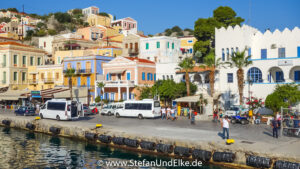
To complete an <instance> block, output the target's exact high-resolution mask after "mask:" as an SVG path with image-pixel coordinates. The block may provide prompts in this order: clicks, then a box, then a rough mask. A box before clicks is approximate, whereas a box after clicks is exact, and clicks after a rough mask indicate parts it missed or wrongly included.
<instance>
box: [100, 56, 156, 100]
mask: <svg viewBox="0 0 300 169" xmlns="http://www.w3.org/2000/svg"><path fill="white" fill-rule="evenodd" d="M103 74H104V76H105V77H104V79H102V80H99V81H97V82H104V84H105V86H104V89H103V92H100V89H99V88H97V89H96V90H97V95H100V93H101V94H103V98H104V99H106V100H110V101H119V100H134V99H137V98H138V97H139V95H140V93H139V90H138V87H142V86H152V85H153V84H154V82H155V80H156V67H155V63H154V62H152V61H149V60H146V59H139V58H136V57H121V56H120V57H117V58H115V59H114V60H112V61H110V62H108V63H105V64H103Z"/></svg>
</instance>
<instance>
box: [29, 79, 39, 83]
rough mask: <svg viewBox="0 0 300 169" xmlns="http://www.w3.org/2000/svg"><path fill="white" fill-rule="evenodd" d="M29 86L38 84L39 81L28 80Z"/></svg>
mask: <svg viewBox="0 0 300 169" xmlns="http://www.w3.org/2000/svg"><path fill="white" fill-rule="evenodd" d="M28 83H29V84H37V83H38V80H37V79H28Z"/></svg>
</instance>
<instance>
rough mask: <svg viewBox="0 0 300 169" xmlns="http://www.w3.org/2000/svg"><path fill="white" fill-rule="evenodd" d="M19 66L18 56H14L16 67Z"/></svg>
mask: <svg viewBox="0 0 300 169" xmlns="http://www.w3.org/2000/svg"><path fill="white" fill-rule="evenodd" d="M17 64H18V56H17V55H14V65H15V66H16V65H17Z"/></svg>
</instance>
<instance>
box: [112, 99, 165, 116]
mask: <svg viewBox="0 0 300 169" xmlns="http://www.w3.org/2000/svg"><path fill="white" fill-rule="evenodd" d="M115 115H116V117H117V118H119V117H137V118H139V119H143V118H157V117H160V116H161V113H160V103H159V101H157V100H152V99H144V100H139V101H125V102H124V107H123V108H121V109H116V112H115Z"/></svg>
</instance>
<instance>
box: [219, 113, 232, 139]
mask: <svg viewBox="0 0 300 169" xmlns="http://www.w3.org/2000/svg"><path fill="white" fill-rule="evenodd" d="M220 122H221V126H222V128H223V139H225V138H227V139H229V122H230V121H229V119H228V116H227V115H226V116H225V118H222V119H221V120H220ZM225 132H226V134H227V135H226V136H227V137H225Z"/></svg>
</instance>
